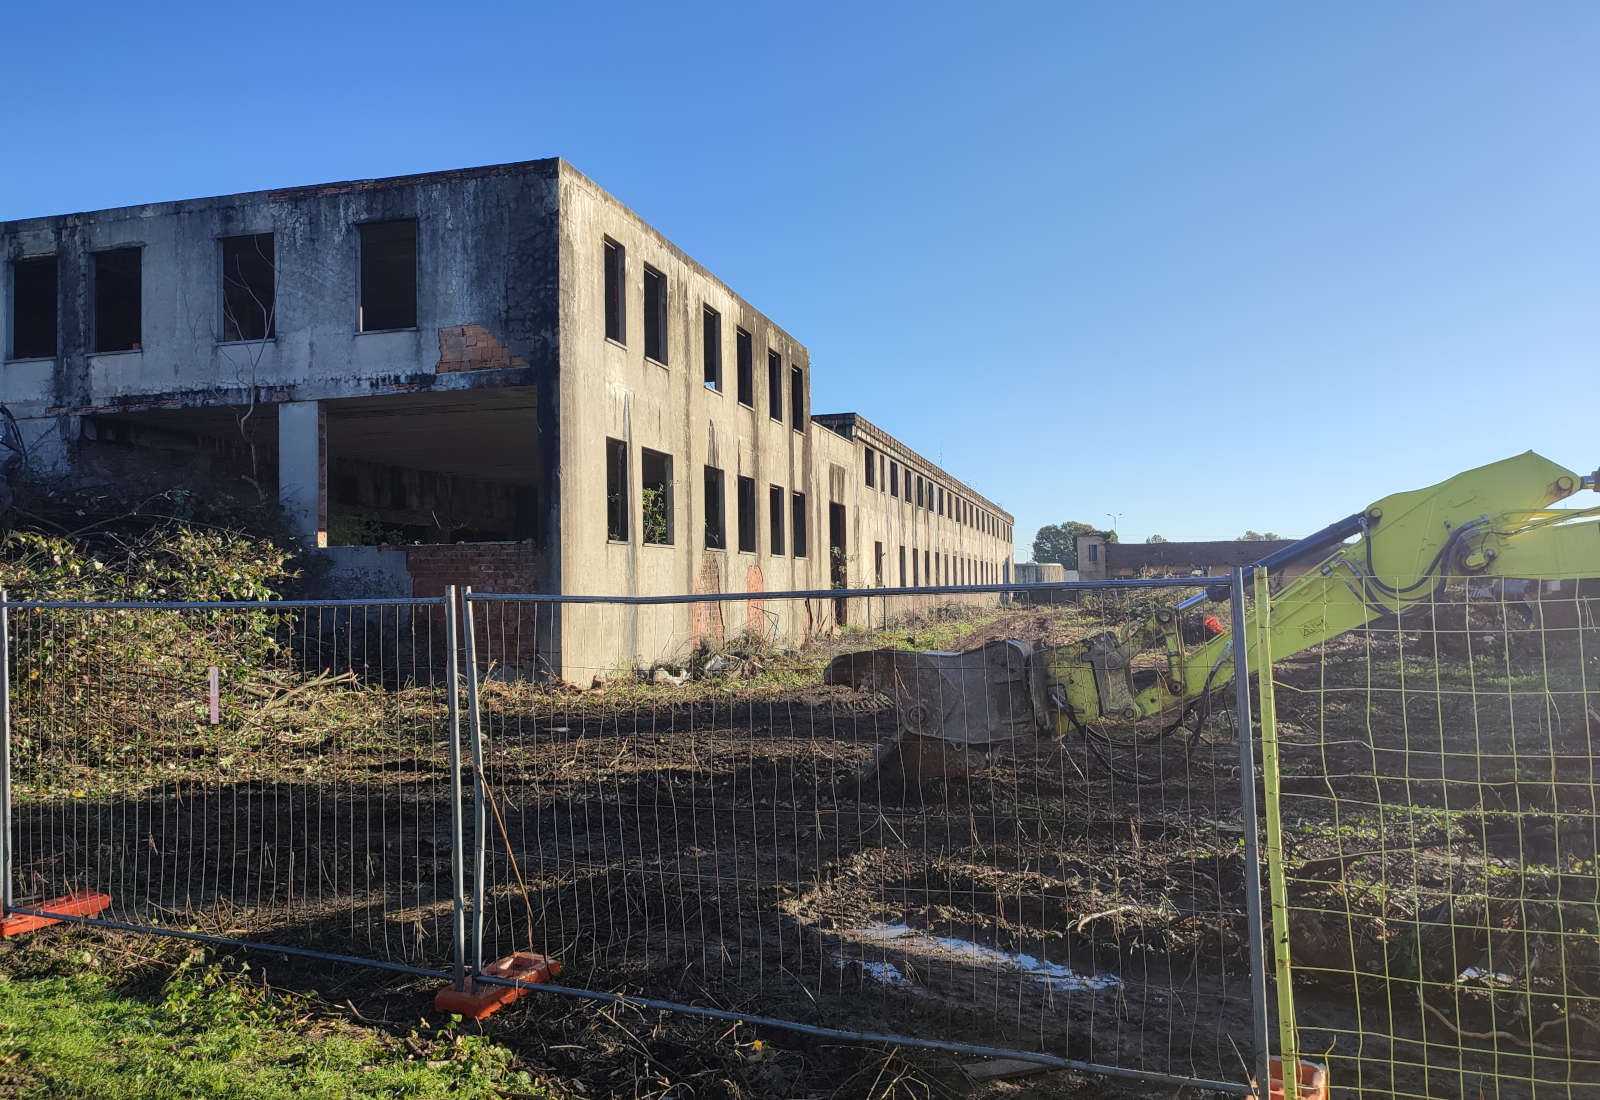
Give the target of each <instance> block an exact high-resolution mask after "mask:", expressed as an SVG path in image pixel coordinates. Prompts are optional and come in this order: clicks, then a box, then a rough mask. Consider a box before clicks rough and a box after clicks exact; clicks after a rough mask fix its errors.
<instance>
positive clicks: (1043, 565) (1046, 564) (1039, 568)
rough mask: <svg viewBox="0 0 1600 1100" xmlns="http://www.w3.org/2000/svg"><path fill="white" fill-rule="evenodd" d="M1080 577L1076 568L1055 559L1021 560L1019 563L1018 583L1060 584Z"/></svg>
mask: <svg viewBox="0 0 1600 1100" xmlns="http://www.w3.org/2000/svg"><path fill="white" fill-rule="evenodd" d="M1077 579H1078V571H1077V570H1076V569H1068V568H1067V567H1066V566H1064V565H1062V564H1061V563H1060V562H1054V561H1019V562H1018V563H1017V583H1018V584H1060V583H1061V582H1062V581H1075V580H1077Z"/></svg>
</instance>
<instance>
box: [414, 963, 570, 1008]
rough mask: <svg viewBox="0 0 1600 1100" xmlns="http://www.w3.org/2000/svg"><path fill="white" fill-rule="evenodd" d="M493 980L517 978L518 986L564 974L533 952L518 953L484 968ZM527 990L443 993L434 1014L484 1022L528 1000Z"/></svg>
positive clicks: (488, 987)
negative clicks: (524, 999)
mask: <svg viewBox="0 0 1600 1100" xmlns="http://www.w3.org/2000/svg"><path fill="white" fill-rule="evenodd" d="M483 972H484V973H485V974H487V975H489V976H490V977H494V978H514V979H516V980H517V981H519V982H547V981H549V980H550V979H551V978H554V977H555V976H556V975H557V974H559V973H561V964H560V963H558V962H556V961H555V960H554V959H548V958H545V956H543V955H535V954H534V953H533V952H532V951H518V952H517V953H516V954H515V955H507V956H506V957H505V958H503V959H497V960H496V961H494V962H492V963H490V964H489V965H488V966H486V967H484V968H483ZM527 993H528V991H527V990H526V989H519V988H517V987H516V986H514V985H486V986H484V987H483V988H482V989H479V990H478V991H477V992H476V993H468V992H465V991H463V990H459V989H441V990H440V991H439V992H438V993H436V994H435V995H434V998H433V1008H434V1011H435V1012H449V1013H454V1014H456V1015H459V1016H465V1017H467V1018H468V1019H469V1020H481V1019H483V1018H484V1017H485V1016H488V1015H490V1014H492V1013H494V1012H498V1011H499V1010H500V1009H502V1008H504V1007H505V1006H506V1005H508V1004H510V1003H511V1002H512V1001H515V1000H516V999H517V998H518V997H525V996H527Z"/></svg>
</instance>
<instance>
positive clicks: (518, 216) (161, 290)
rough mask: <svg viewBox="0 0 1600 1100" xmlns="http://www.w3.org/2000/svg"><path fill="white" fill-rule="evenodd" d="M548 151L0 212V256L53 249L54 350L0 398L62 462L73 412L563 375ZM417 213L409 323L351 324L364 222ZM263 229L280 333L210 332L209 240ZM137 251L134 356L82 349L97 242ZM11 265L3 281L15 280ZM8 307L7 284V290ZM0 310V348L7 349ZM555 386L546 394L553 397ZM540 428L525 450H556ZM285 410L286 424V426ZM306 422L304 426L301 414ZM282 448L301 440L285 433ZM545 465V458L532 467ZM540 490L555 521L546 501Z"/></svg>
mask: <svg viewBox="0 0 1600 1100" xmlns="http://www.w3.org/2000/svg"><path fill="white" fill-rule="evenodd" d="M557 174H558V166H557V162H556V161H554V160H547V161H533V162H527V163H523V164H512V165H499V166H494V167H491V168H484V169H471V170H465V171H460V172H443V173H432V174H429V175H425V176H417V177H406V178H400V179H391V180H377V181H356V182H352V183H343V184H330V185H325V186H319V187H308V188H299V189H290V190H281V191H263V192H253V193H249V194H242V195H230V196H223V197H219V198H210V199H198V200H192V201H185V202H173V203H160V204H152V205H147V206H134V207H125V208H121V209H115V210H103V211H97V212H94V213H87V214H70V215H63V216H58V217H48V218H35V219H29V220H25V221H14V222H6V223H0V257H3V258H4V259H5V260H8V261H14V260H17V259H21V258H23V257H28V256H36V255H43V254H49V253H54V254H55V255H56V257H57V263H58V279H59V285H60V292H59V304H60V317H59V336H58V354H57V356H56V357H55V358H54V359H31V360H23V361H13V362H10V363H8V364H6V369H5V370H4V372H3V373H0V402H3V403H4V404H6V405H7V406H9V407H10V408H11V410H12V411H13V413H15V414H16V415H17V416H18V418H19V420H20V422H21V425H22V428H23V432H24V435H25V438H27V440H28V441H29V443H30V445H31V446H32V447H33V450H34V457H35V458H36V459H37V460H39V461H40V462H41V463H42V464H43V465H45V466H47V467H54V468H66V467H69V466H70V465H71V464H72V461H73V452H74V450H75V449H76V448H77V446H78V444H79V442H80V435H81V431H80V423H81V417H82V416H83V415H84V414H86V413H100V414H116V413H126V412H129V411H132V410H144V409H152V408H155V409H175V408H176V409H181V408H197V407H215V406H227V405H233V406H240V405H251V404H256V403H299V402H316V401H321V400H327V399H331V398H350V397H366V396H372V395H381V394H394V393H417V392H425V391H434V390H438V391H450V390H469V389H480V388H494V387H503V386H512V385H523V386H532V385H535V384H536V383H537V382H538V381H539V380H540V379H553V378H554V377H555V375H556V373H557V369H558V358H559V349H558V344H557V305H556V293H557V285H558V280H559V272H558V268H557V247H556V236H557V232H558V229H557V224H556V212H557V201H558V200H557V192H556V177H557ZM397 218H415V219H416V222H417V294H416V297H417V323H416V326H415V327H414V328H411V329H406V330H400V331H389V332H366V333H362V332H358V331H357V328H358V307H359V300H360V255H359V253H360V229H359V227H360V226H361V225H362V224H363V223H365V222H372V221H382V220H389V219H397ZM267 232H270V233H272V234H273V235H274V245H275V260H276V265H277V294H276V309H275V324H276V330H277V331H276V337H275V338H274V339H269V340H265V341H253V342H246V343H238V342H233V343H230V342H225V341H223V340H222V339H221V336H222V299H221V288H222V271H221V264H222V259H221V255H222V254H221V245H220V243H219V242H220V238H222V237H227V236H236V235H240V234H248V233H267ZM129 246H138V247H139V248H140V249H141V260H142V281H143V287H142V306H141V326H140V327H141V340H140V345H139V347H138V349H137V350H132V351H124V352H114V353H99V354H97V353H94V352H93V351H92V350H91V348H92V339H93V316H92V313H93V311H92V309H91V304H92V300H93V287H92V267H93V263H92V253H94V252H96V251H99V250H103V249H110V248H120V247H129ZM10 271H11V268H10V265H9V264H7V265H6V266H5V268H4V269H3V275H0V278H5V279H9V278H10ZM5 291H6V300H9V285H7V286H6V288H5ZM9 316H10V315H9V310H6V311H0V348H4V349H6V350H7V351H9V350H10V348H11V346H12V341H11V336H10V333H9V331H7V328H6V326H7V325H9V323H10V320H9ZM554 391H555V387H554V386H553V385H552V386H547V387H543V388H541V391H540V392H541V393H549V394H550V395H551V398H552V400H553V396H554ZM543 411H545V412H547V413H548V417H549V419H548V421H542V422H548V423H550V424H551V426H552V427H551V430H550V431H549V432H543V433H540V437H539V439H538V441H537V442H536V443H532V442H531V443H530V446H541V447H550V448H552V449H553V448H554V447H555V446H556V439H557V436H558V435H559V432H558V431H557V430H556V425H555V417H554V414H555V406H554V405H553V404H552V405H551V406H550V407H549V408H548V409H547V410H543ZM297 423H298V422H297V421H291V425H293V424H297ZM302 426H303V425H302ZM286 441H292V442H293V444H294V445H295V446H296V447H303V446H309V445H310V441H309V437H308V436H306V434H305V433H303V432H299V431H295V432H294V433H293V434H292V436H290V437H287V439H286ZM312 461H314V460H313V459H310V458H308V457H307V456H306V455H305V454H298V455H294V456H291V457H290V460H289V462H288V463H286V466H287V471H286V472H285V474H284V477H285V478H287V480H286V481H285V482H284V485H285V487H286V488H288V489H290V490H292V492H293V494H294V495H296V498H297V499H296V501H294V502H286V503H295V506H296V508H297V511H296V512H295V514H296V515H297V516H298V517H299V520H300V522H299V526H300V528H301V529H302V530H303V531H304V532H305V533H307V534H308V535H309V534H311V533H312V531H313V527H314V525H313V522H312V520H311V519H310V518H309V516H310V505H309V503H308V500H307V498H306V496H305V491H306V490H307V488H308V486H309V479H310V477H311V473H310V471H309V469H308V468H307V467H308V464H309V463H310V462H312ZM543 468H544V469H546V470H552V469H553V468H554V467H553V463H545V464H543ZM540 499H541V500H543V501H545V502H546V506H547V507H548V508H549V509H551V512H552V514H551V516H550V517H549V521H548V524H547V528H548V529H552V530H553V529H555V527H556V525H557V518H556V516H555V514H554V510H555V509H556V508H558V507H559V497H558V494H556V493H555V492H553V491H547V492H544V493H541V495H540Z"/></svg>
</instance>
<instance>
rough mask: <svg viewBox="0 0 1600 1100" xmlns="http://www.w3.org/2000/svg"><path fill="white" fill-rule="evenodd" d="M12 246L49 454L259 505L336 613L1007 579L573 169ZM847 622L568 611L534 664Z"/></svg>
mask: <svg viewBox="0 0 1600 1100" xmlns="http://www.w3.org/2000/svg"><path fill="white" fill-rule="evenodd" d="M0 250H3V253H4V257H5V259H6V261H7V262H6V263H5V265H4V269H3V277H4V302H5V309H4V310H3V311H0V346H3V348H4V351H5V355H6V363H5V370H4V372H3V375H0V402H3V403H4V404H5V405H6V406H7V407H9V408H10V410H11V411H12V412H13V414H14V415H15V416H16V417H17V418H18V421H19V424H20V426H21V428H22V430H23V434H24V440H25V442H26V443H27V445H28V448H29V462H30V464H31V466H33V467H34V468H35V469H40V470H46V471H54V472H60V473H65V474H68V475H83V476H89V477H94V478H97V479H101V480H120V481H124V482H128V483H135V482H140V481H143V482H148V483H150V484H152V485H157V486H159V485H162V484H163V483H164V484H166V485H174V484H182V485H187V486H191V487H200V486H203V485H206V484H215V485H219V486H223V485H225V486H229V487H231V488H230V491H233V492H236V493H237V492H240V491H242V489H243V488H246V487H247V488H248V489H249V491H251V492H256V493H259V494H260V495H261V496H263V497H264V498H266V499H268V500H269V501H270V502H275V503H276V504H277V505H279V506H281V508H282V509H283V511H284V513H285V514H286V516H287V517H288V518H289V520H290V521H291V523H292V525H293V527H294V529H295V531H296V532H297V533H298V535H299V536H300V537H301V538H302V539H303V540H304V541H305V542H306V543H307V544H309V545H312V546H316V547H321V548H324V549H325V550H326V552H327V554H328V555H329V557H330V558H331V571H330V574H329V576H330V581H329V584H330V585H331V586H332V589H333V590H334V591H335V592H337V594H340V595H346V596H370V597H380V596H412V595H432V594H437V593H438V592H440V591H441V590H442V588H443V586H444V585H445V584H448V583H457V584H471V585H473V586H474V587H475V588H476V589H477V590H480V591H498V592H530V593H531V592H537V593H547V594H548V593H556V594H585V595H661V594H670V593H680V592H712V591H725V592H740V591H751V592H761V591H767V592H772V591H780V590H786V589H823V588H842V587H850V588H865V587H898V586H902V585H903V586H906V587H925V586H929V585H934V584H962V583H1004V582H1005V581H1007V580H1009V579H1010V576H1011V560H1012V550H1011V522H1012V517H1011V516H1010V515H1009V514H1007V513H1006V512H1005V511H1004V510H1002V509H1001V508H999V507H998V506H997V505H996V504H994V502H992V501H990V500H988V499H986V498H985V497H983V496H981V495H979V494H978V493H976V492H974V491H973V490H971V489H970V488H968V487H967V486H965V485H963V484H962V483H961V482H959V481H957V480H956V479H955V478H953V477H951V476H950V475H948V474H946V473H945V472H944V471H942V470H940V469H939V468H938V467H937V466H935V465H934V464H932V463H930V462H928V461H927V460H926V459H923V458H922V457H921V456H919V455H917V454H916V453H915V452H914V451H912V450H911V449H910V448H908V447H906V446H905V445H904V444H901V443H900V442H898V441H896V440H895V439H893V438H892V437H890V436H889V435H887V434H886V433H884V432H882V431H880V430H879V429H877V428H875V427H873V426H872V425H871V424H870V423H869V422H868V421H866V420H865V419H863V418H861V417H859V416H856V415H854V414H844V415H838V416H826V417H820V418H813V417H812V416H810V415H809V413H810V380H811V363H810V357H809V355H808V353H807V351H806V348H805V346H804V345H802V344H801V343H800V342H799V341H797V340H796V339H794V338H793V337H792V336H790V335H789V334H788V333H787V332H785V331H784V330H783V329H781V328H779V327H778V326H777V325H776V324H775V323H773V322H772V321H771V320H769V319H768V318H767V317H765V316H764V315H762V314H761V313H759V312H757V311H756V310H755V309H753V308H752V307H751V306H750V305H749V304H748V303H747V302H745V301H744V300H743V299H742V298H740V297H739V296H738V295H737V294H735V293H734V292H733V291H732V290H730V289H729V288H728V287H727V286H726V285H724V284H723V283H721V282H720V281H718V280H717V279H716V278H715V277H714V276H712V275H711V274H710V273H709V272H708V271H706V270H705V269H704V268H702V267H700V266H699V265H697V264H696V263H694V262H693V261H692V260H691V259H689V257H688V256H686V255H685V254H684V253H683V252H682V251H680V250H679V249H678V248H677V247H676V246H674V245H673V244H672V243H671V242H669V241H667V240H666V239H665V238H663V237H662V236H661V235H660V234H659V233H657V232H656V231H655V230H653V229H652V228H651V227H650V226H649V225H647V224H646V223H645V222H644V221H643V220H641V219H640V218H639V217H637V216H636V215H635V214H633V213H632V212H631V211H630V210H629V209H628V208H627V207H625V206H624V205H623V204H622V203H620V202H618V201H617V200H616V199H615V198H613V197H612V196H610V195H609V194H607V193H606V192H605V191H603V190H601V189H600V188H599V187H598V186H596V185H595V184H594V183H593V182H591V181H590V180H589V179H587V178H586V177H585V176H583V175H582V174H581V173H579V172H578V171H576V170H575V169H574V168H573V167H572V166H571V165H569V164H567V163H566V162H565V161H562V160H559V159H548V160H539V161H528V162H523V163H517V164H505V165H495V166H490V167H484V168H473V169H466V170H459V171H448V172H437V173H429V174H424V175H417V176H407V177H398V178H391V179H381V180H361V181H354V182H347V183H334V184H327V185H320V186H312V187H300V188H291V189H284V190H276V191H262V192H254V193H248V194H240V195H230V196H224V197H219V198H209V199H196V200H189V201H181V202H170V203H158V204H152V205H144V206H134V207H126V208H120V209H112V210H102V211H96V212H92V213H81V214H70V215H63V216H56V217H41V218H32V219H26V220H20V221H12V222H5V223H0ZM926 599H927V598H926V597H915V596H910V597H897V598H896V599H895V603H894V607H893V608H891V611H892V610H894V609H897V608H898V607H900V606H911V605H914V604H915V603H917V602H919V601H923V600H926ZM842 609H843V606H842V604H840V603H839V602H838V601H832V600H825V601H811V602H808V603H806V604H799V603H797V602H793V601H774V602H773V605H772V606H769V607H765V608H762V607H760V606H759V601H740V602H730V603H728V604H726V605H720V606H712V605H707V606H702V607H698V608H691V607H688V606H678V607H672V608H670V609H659V608H650V609H647V610H646V609H639V608H616V607H606V608H602V607H597V606H590V605H582V606H576V605H574V606H567V607H564V608H560V609H556V608H551V607H546V608H545V609H544V610H543V611H542V612H541V614H542V616H543V617H542V618H541V620H540V622H539V629H538V631H537V640H536V642H535V643H534V644H535V648H536V653H533V654H531V655H527V656H528V659H529V660H535V661H537V662H539V663H540V664H541V665H542V666H543V667H544V668H545V669H547V670H549V671H552V672H555V673H556V674H559V675H565V676H567V677H568V678H572V679H582V678H584V677H585V676H586V675H587V672H588V671H589V670H604V669H607V668H610V667H613V666H615V665H616V664H617V663H618V662H623V661H649V660H653V659H655V658H656V657H658V656H662V655H666V654H669V653H671V652H672V651H673V650H675V649H676V650H682V649H684V648H687V647H688V646H690V645H692V644H694V643H695V642H697V641H699V640H702V639H707V638H708V636H709V638H710V640H713V641H714V640H715V636H717V635H721V634H725V633H732V632H734V631H736V630H742V629H744V628H745V626H746V625H750V626H759V627H760V629H762V630H763V631H769V632H771V633H773V634H775V635H779V636H782V637H784V638H788V639H795V638H798V637H801V636H803V635H804V634H805V633H806V632H808V631H813V630H817V629H820V628H824V627H825V626H826V625H828V624H829V623H830V622H832V620H833V618H834V617H835V616H836V615H837V614H838V613H839V612H840V610H842ZM845 613H846V614H848V613H849V612H848V611H845Z"/></svg>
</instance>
